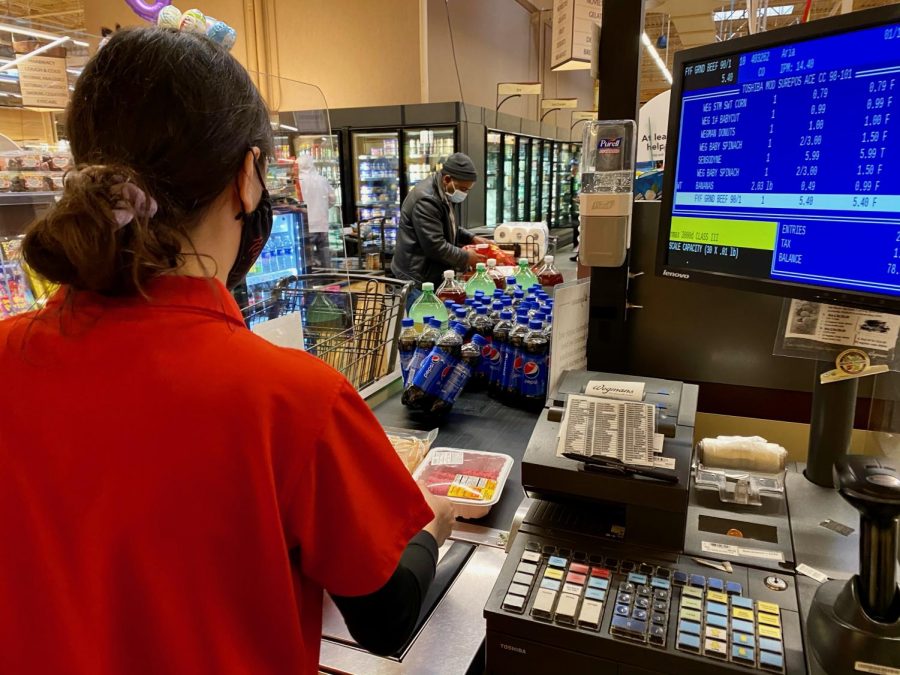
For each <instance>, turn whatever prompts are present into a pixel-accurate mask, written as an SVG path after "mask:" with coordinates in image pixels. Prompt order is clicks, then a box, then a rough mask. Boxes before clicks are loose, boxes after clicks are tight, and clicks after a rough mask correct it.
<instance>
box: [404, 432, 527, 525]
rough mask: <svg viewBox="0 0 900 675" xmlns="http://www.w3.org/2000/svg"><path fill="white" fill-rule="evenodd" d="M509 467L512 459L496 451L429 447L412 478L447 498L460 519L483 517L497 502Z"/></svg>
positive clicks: (510, 467) (433, 492)
mask: <svg viewBox="0 0 900 675" xmlns="http://www.w3.org/2000/svg"><path fill="white" fill-rule="evenodd" d="M512 466H513V458H512V457H510V456H509V455H503V454H500V453H497V452H481V451H479V450H460V449H458V448H432V450H431V452H429V453H428V455H427V456H426V457H425V459H424V460H423V461H422V463H421V464H419V467H418V468H417V469H416V471H415V473H414V474H413V478H415V479H416V480H419V481H422V482H424V483H425V486H426V487H427V488H428V490H429V491H430V492H431V493H432V494H435V495H440V496H442V497H449V499H450V501H452V502H453V503H454V504H455V505H456V512H457V513H458V514H459V516H460V517H462V518H483V517H484V516H486V515H487V514H488V512H489V511H490V510H491V507H492V506H493V505H494V504H496V503H497V502H499V501H500V495H501V494H502V493H503V486H504V485H506V478H507V477H508V476H509V472H510V470H511V469H512Z"/></svg>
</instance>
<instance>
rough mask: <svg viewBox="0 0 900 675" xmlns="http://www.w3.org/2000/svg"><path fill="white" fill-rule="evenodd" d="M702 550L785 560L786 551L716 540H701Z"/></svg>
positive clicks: (743, 556)
mask: <svg viewBox="0 0 900 675" xmlns="http://www.w3.org/2000/svg"><path fill="white" fill-rule="evenodd" d="M700 550H702V551H703V552H704V553H716V554H718V555H730V556H733V557H735V558H758V559H760V560H774V561H775V562H784V553H782V552H781V551H767V550H765V549H761V548H748V547H746V546H735V545H733V544H720V543H718V542H715V541H701V542H700Z"/></svg>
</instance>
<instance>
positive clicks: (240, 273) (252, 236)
mask: <svg viewBox="0 0 900 675" xmlns="http://www.w3.org/2000/svg"><path fill="white" fill-rule="evenodd" d="M253 166H254V167H255V168H256V175H257V177H258V178H259V182H260V183H262V186H263V190H262V195H261V196H260V198H259V204H257V205H256V208H255V209H253V211H251V212H250V213H245V212H244V210H243V208H242V209H241V212H240V213H239V214H237V215H236V216H235V217H234V219H235V220H243V221H244V226H243V227H242V228H241V243H240V246H239V247H238V252H237V257H236V258H235V259H234V264H233V265H232V266H231V270H230V271H229V272H228V278H227V279H226V280H225V286H226V287H227V288H228V289H229V290H232V289H233V288H235V287H236V286H237V285H238V284H239V283H241V281H243V279H244V277H246V276H247V272H249V271H250V268H251V267H253V264H254V263H255V262H256V259H257V258H259V254H260V253H262V250H263V247H264V246H265V245H266V242H267V241H269V235H270V234H272V200H271V199H269V191H268V190H267V189H266V182H265V181H264V180H263V177H262V174H260V172H259V166H257V165H256V162H254V163H253Z"/></svg>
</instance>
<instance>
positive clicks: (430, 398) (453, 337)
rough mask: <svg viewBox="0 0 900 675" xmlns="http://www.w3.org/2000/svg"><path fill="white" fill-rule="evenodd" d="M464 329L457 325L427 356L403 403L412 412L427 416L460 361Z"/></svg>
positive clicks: (455, 324)
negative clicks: (417, 411)
mask: <svg viewBox="0 0 900 675" xmlns="http://www.w3.org/2000/svg"><path fill="white" fill-rule="evenodd" d="M464 333H465V328H464V327H462V326H460V325H459V324H458V323H454V324H453V325H452V326H451V327H450V329H449V330H446V331H444V333H443V334H442V335H441V336H440V337H439V338H438V339H437V341H436V342H435V344H434V347H433V348H432V349H431V351H430V352H429V353H428V356H426V357H425V359H424V360H423V361H422V364H421V365H420V366H419V369H418V370H417V371H416V372H415V374H414V375H413V376H412V379H411V381H410V383H409V386H408V387H407V388H406V391H404V392H403V399H402V402H403V404H404V405H406V406H408V407H410V408H412V409H413V410H421V411H424V412H428V411H430V410H431V408H432V406H433V405H434V403H435V401H437V400H438V395H439V394H440V391H441V388H442V387H443V385H444V380H446V379H447V378H448V377H449V376H450V374H451V373H452V372H453V369H454V368H455V367H456V364H457V362H458V361H459V358H460V349H461V348H462V344H463V342H462V340H463V334H464Z"/></svg>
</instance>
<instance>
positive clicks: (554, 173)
mask: <svg viewBox="0 0 900 675" xmlns="http://www.w3.org/2000/svg"><path fill="white" fill-rule="evenodd" d="M562 145H563V144H562V143H560V142H558V141H555V142H554V143H553V146H552V149H551V152H550V164H551V166H552V170H551V175H550V185H551V188H550V195H549V199H548V204H547V222H548V224H549V225H550V227H557V226H558V225H559V190H560V186H561V183H562V179H561V177H560V170H559V162H560V160H559V156H560V153H561V151H562Z"/></svg>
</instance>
